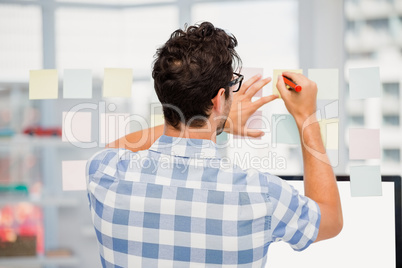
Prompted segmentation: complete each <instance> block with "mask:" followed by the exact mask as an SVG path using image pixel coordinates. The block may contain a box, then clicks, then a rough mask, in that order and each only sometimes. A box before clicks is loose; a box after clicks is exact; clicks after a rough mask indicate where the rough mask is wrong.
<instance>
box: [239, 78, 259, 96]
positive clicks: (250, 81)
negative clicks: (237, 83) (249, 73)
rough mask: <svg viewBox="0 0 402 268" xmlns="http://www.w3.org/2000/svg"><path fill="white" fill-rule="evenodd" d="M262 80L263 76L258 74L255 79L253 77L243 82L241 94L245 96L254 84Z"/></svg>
mask: <svg viewBox="0 0 402 268" xmlns="http://www.w3.org/2000/svg"><path fill="white" fill-rule="evenodd" d="M260 79H261V75H260V74H256V75H254V76H253V77H251V78H250V79H248V80H247V81H245V82H243V84H242V85H241V88H240V90H239V93H242V94H244V93H245V92H246V91H247V89H248V88H249V87H250V86H251V85H252V84H254V83H255V82H257V81H258V80H260Z"/></svg>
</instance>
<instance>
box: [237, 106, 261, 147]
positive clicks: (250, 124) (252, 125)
mask: <svg viewBox="0 0 402 268" xmlns="http://www.w3.org/2000/svg"><path fill="white" fill-rule="evenodd" d="M262 119H263V118H262V111H255V113H253V114H252V115H251V116H250V118H249V119H248V120H247V123H246V127H247V128H248V129H262ZM233 138H234V139H244V138H245V136H239V135H234V136H233ZM249 138H251V137H249ZM252 139H253V138H252ZM254 139H259V140H260V139H261V137H258V138H254Z"/></svg>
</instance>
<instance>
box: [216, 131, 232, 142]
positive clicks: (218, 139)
mask: <svg viewBox="0 0 402 268" xmlns="http://www.w3.org/2000/svg"><path fill="white" fill-rule="evenodd" d="M228 140H229V136H228V133H226V132H225V131H224V132H222V133H221V134H219V135H218V136H216V143H217V144H225V143H227V142H228Z"/></svg>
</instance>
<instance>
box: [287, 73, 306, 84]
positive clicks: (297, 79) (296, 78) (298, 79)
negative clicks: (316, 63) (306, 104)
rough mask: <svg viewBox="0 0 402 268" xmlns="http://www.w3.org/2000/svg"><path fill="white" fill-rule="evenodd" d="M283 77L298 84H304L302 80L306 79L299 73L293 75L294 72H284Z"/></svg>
mask: <svg viewBox="0 0 402 268" xmlns="http://www.w3.org/2000/svg"><path fill="white" fill-rule="evenodd" d="M282 75H284V76H286V77H289V78H290V79H292V80H293V81H294V82H296V83H300V82H302V80H303V79H304V78H305V76H304V75H302V74H298V73H293V72H283V73H282Z"/></svg>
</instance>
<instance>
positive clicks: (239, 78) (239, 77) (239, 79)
mask: <svg viewBox="0 0 402 268" xmlns="http://www.w3.org/2000/svg"><path fill="white" fill-rule="evenodd" d="M233 74H234V75H235V76H237V77H236V78H235V79H234V80H232V81H230V83H229V85H228V87H229V88H231V87H233V86H235V85H236V84H239V86H238V87H237V89H236V90H233V92H237V91H239V90H240V88H241V84H242V83H243V79H244V75H241V74H238V73H233Z"/></svg>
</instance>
